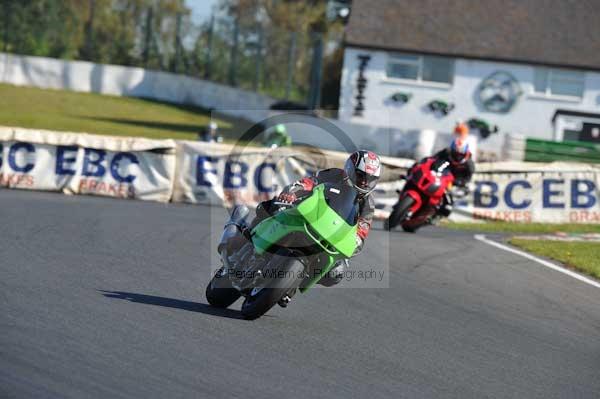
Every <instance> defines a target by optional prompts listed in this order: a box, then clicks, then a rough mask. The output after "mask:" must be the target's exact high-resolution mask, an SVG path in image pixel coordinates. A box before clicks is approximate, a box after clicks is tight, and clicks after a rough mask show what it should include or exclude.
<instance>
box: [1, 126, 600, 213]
mask: <svg viewBox="0 0 600 399" xmlns="http://www.w3.org/2000/svg"><path fill="white" fill-rule="evenodd" d="M346 156H347V154H345V153H341V152H333V151H325V150H319V149H315V148H308V147H306V148H302V147H300V148H296V147H293V148H279V149H276V150H271V149H267V148H258V147H238V146H234V145H230V144H207V143H198V142H189V141H173V140H148V139H142V138H118V137H106V136H97V135H88V134H75V133H57V132H48V131H35V130H27V129H18V128H0V186H3V187H8V188H22V189H34V190H51V191H62V192H65V193H72V194H90V195H103V196H111V197H121V198H132V199H142V200H153V201H161V202H168V201H174V202H188V203H199V204H208V205H216V206H231V205H233V204H236V203H245V204H248V205H250V206H253V205H256V203H257V202H258V201H261V200H263V199H267V198H271V197H272V196H273V195H274V194H275V193H276V192H278V191H279V190H280V189H281V188H283V187H284V186H285V185H286V184H288V183H290V182H292V181H294V180H296V179H298V178H300V177H302V176H305V175H306V174H309V173H312V172H314V171H316V170H317V169H323V168H327V167H341V166H342V164H343V162H344V160H345V158H346ZM382 160H383V163H384V176H383V178H382V182H381V183H380V184H379V185H378V188H377V191H376V193H375V199H376V206H377V211H376V216H377V217H380V218H381V217H386V216H387V214H388V212H389V211H390V209H391V206H392V205H393V204H394V203H395V202H396V201H397V198H398V196H397V194H396V190H397V189H401V188H402V186H403V182H402V181H399V180H398V176H399V175H400V174H403V173H404V172H405V171H406V169H407V168H408V167H409V166H410V165H411V164H412V162H413V161H412V160H409V159H394V158H387V157H384V158H382ZM477 169H478V171H477V173H476V174H475V176H474V178H473V182H472V191H471V194H470V195H469V196H468V197H467V198H465V199H463V200H460V201H457V203H456V205H455V212H454V213H453V214H452V218H453V219H455V220H462V221H475V220H478V219H494V220H508V221H515V222H525V223H527V222H542V223H545V222H551V223H566V222H571V223H600V193H599V187H600V165H597V164H596V165H594V164H589V165H588V164H581V163H550V164H541V163H526V162H503V163H483V164H478V165H477Z"/></svg>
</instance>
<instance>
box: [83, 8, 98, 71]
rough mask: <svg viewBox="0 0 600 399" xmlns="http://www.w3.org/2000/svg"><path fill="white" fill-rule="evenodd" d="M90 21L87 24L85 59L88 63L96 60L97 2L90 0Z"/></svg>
mask: <svg viewBox="0 0 600 399" xmlns="http://www.w3.org/2000/svg"><path fill="white" fill-rule="evenodd" d="M88 10H89V14H88V20H87V22H86V23H85V57H86V58H87V59H88V61H93V59H94V17H95V14H96V0H89V8H88Z"/></svg>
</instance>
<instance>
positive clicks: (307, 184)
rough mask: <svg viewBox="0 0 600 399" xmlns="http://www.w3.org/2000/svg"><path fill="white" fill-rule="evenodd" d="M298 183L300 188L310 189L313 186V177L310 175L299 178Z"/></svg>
mask: <svg viewBox="0 0 600 399" xmlns="http://www.w3.org/2000/svg"><path fill="white" fill-rule="evenodd" d="M300 184H301V185H302V188H303V189H304V190H306V191H312V189H313V187H314V186H315V181H314V180H313V179H311V178H310V177H303V178H302V179H301V180H300Z"/></svg>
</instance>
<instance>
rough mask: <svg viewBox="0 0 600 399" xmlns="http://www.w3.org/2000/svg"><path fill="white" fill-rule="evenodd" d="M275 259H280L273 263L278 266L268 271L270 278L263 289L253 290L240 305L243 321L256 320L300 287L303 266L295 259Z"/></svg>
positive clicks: (283, 257) (282, 257)
mask: <svg viewBox="0 0 600 399" xmlns="http://www.w3.org/2000/svg"><path fill="white" fill-rule="evenodd" d="M276 256H277V255H276ZM277 257H278V258H281V259H280V260H279V261H278V262H274V264H276V265H279V266H276V267H274V268H272V269H271V270H270V274H271V276H270V277H268V278H267V281H266V282H265V284H264V288H260V289H256V288H255V289H254V290H253V292H251V293H250V295H249V296H248V297H246V300H245V301H244V303H243V304H242V316H243V317H244V319H246V320H255V319H258V318H259V317H260V316H262V315H264V314H265V313H267V312H268V311H269V310H270V309H271V308H272V307H273V306H275V305H276V304H277V302H279V301H280V300H281V299H282V298H283V297H284V296H285V295H287V294H288V293H289V292H290V291H291V290H293V289H296V288H297V287H298V286H300V283H301V282H302V280H303V278H304V277H303V274H304V265H303V264H302V263H301V262H300V261H298V260H297V259H295V258H291V257H285V256H277ZM265 275H266V274H265Z"/></svg>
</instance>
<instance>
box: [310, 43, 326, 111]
mask: <svg viewBox="0 0 600 399" xmlns="http://www.w3.org/2000/svg"><path fill="white" fill-rule="evenodd" d="M314 37H315V40H314V45H313V57H312V65H311V71H310V95H309V98H308V106H309V108H310V109H316V108H318V107H319V105H320V103H321V82H322V80H323V34H322V33H315V34H314Z"/></svg>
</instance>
